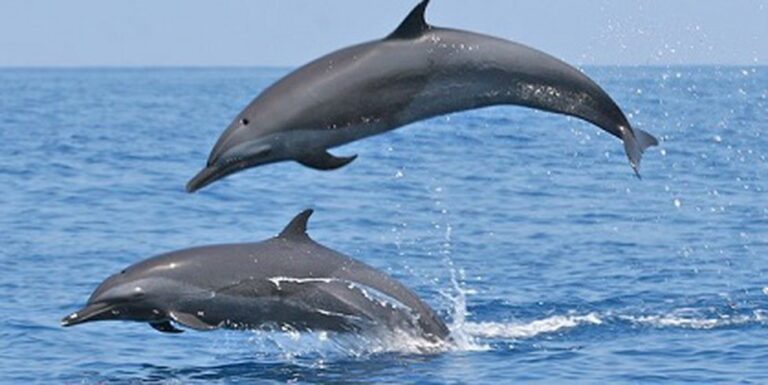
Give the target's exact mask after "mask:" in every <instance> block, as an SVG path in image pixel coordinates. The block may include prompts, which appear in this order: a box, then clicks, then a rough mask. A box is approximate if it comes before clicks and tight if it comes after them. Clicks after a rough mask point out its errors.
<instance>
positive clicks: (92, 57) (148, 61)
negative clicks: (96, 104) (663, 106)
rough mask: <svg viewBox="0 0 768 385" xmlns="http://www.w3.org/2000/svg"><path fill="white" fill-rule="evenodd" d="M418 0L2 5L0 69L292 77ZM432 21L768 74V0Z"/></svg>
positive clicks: (613, 1)
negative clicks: (165, 69) (282, 73)
mask: <svg viewBox="0 0 768 385" xmlns="http://www.w3.org/2000/svg"><path fill="white" fill-rule="evenodd" d="M416 3H417V0H217V1H213V0H131V1H117V0H66V1H63V0H2V1H0V67H27V66H35V67H58V66H66V67H72V66H75V67H80V66H120V67H123V66H280V67H295V66H298V65H301V64H304V63H306V62H308V61H310V60H312V59H314V58H316V57H318V56H320V55H323V54H326V53H329V52H331V51H333V50H335V49H338V48H342V47H345V46H348V45H350V44H354V43H359V42H363V41H369V40H373V39H378V38H381V37H383V36H385V35H387V34H388V33H389V32H391V31H392V30H393V29H394V28H395V27H396V26H397V25H398V24H399V23H400V21H401V20H402V19H403V18H404V17H405V15H406V14H407V13H408V12H409V11H410V9H411V8H412V7H413V6H414V5H415V4H416ZM427 19H428V21H429V22H430V23H431V24H433V25H437V26H445V27H452V28H460V29H466V30H472V31H476V32H483V33H486V34H490V35H495V36H499V37H503V38H506V39H509V40H514V41H517V42H520V43H524V44H527V45H530V46H533V47H536V48H539V49H542V50H544V51H546V52H548V53H550V54H553V55H555V56H557V57H560V58H562V59H564V60H566V61H568V62H571V63H574V64H578V65H595V64H599V65H605V64H609V65H679V64H683V65H688V64H720V65H768V0H582V1H574V0H475V1H468V0H433V1H432V4H431V5H430V9H429V10H428V13H427Z"/></svg>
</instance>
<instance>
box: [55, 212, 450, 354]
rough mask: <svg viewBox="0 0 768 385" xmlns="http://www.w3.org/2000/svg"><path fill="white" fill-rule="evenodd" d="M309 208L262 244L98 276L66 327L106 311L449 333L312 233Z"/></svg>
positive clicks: (200, 325) (190, 323)
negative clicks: (83, 304)
mask: <svg viewBox="0 0 768 385" xmlns="http://www.w3.org/2000/svg"><path fill="white" fill-rule="evenodd" d="M311 214H312V211H311V210H307V211H305V212H303V213H301V214H299V215H298V216H296V218H294V219H293V221H291V223H290V224H289V225H288V226H287V227H286V228H285V230H283V231H282V232H281V233H280V235H278V236H277V237H275V238H273V239H269V240H266V241H263V242H259V243H247V244H233V245H217V246H207V247H199V248H193V249H187V250H181V251H176V252H172V253H168V254H163V255H160V256H157V257H154V258H150V259H147V260H145V261H143V262H140V263H137V264H135V265H133V266H131V267H129V268H127V269H125V270H123V271H122V272H120V273H118V274H115V275H113V276H111V277H109V278H108V279H106V280H105V281H104V282H102V283H101V285H99V287H98V288H97V289H96V290H95V291H94V293H93V294H92V295H91V297H90V299H89V300H88V303H87V305H86V307H85V308H83V309H81V310H79V311H77V312H75V313H72V314H70V315H69V316H67V317H64V318H63V319H62V321H61V322H62V325H63V326H74V325H78V324H82V323H86V322H92V321H102V320H124V321H136V322H146V323H149V324H150V325H151V326H152V327H153V328H155V329H156V330H159V331H162V332H166V333H179V332H181V330H180V329H177V328H176V327H175V326H174V324H179V325H182V326H185V327H188V328H191V329H195V330H201V331H205V330H213V329H217V328H229V329H260V328H261V329H263V328H272V329H278V330H281V329H282V330H285V328H288V329H290V330H300V331H333V332H366V331H369V330H400V331H404V332H407V333H412V334H413V335H415V336H419V337H423V338H426V339H428V340H430V341H435V342H437V341H445V340H446V339H447V338H448V337H449V336H448V334H449V332H448V328H447V327H446V325H445V323H443V321H442V320H441V319H440V317H439V316H438V315H437V314H436V313H435V312H434V311H433V310H432V309H431V308H430V307H429V306H428V305H427V304H426V303H424V302H423V301H422V300H421V299H419V298H418V297H417V296H416V294H414V293H413V292H412V291H410V290H409V289H408V288H406V287H405V286H403V285H402V284H401V283H399V282H398V281H396V280H394V279H393V278H391V277H389V276H388V275H386V274H384V273H382V272H380V271H378V270H376V269H374V268H372V267H370V266H368V265H366V264H364V263H362V262H359V261H356V260H354V259H352V258H350V257H347V256H345V255H342V254H340V253H338V252H336V251H334V250H331V249H329V248H327V247H325V246H322V245H320V244H318V243H317V242H315V241H314V240H312V239H311V238H310V237H309V236H308V235H307V234H306V227H307V221H308V219H309V217H310V215H311Z"/></svg>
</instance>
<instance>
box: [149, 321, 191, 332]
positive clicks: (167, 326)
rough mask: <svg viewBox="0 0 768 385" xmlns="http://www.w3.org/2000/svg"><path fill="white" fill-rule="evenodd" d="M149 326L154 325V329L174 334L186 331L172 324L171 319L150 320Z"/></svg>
mask: <svg viewBox="0 0 768 385" xmlns="http://www.w3.org/2000/svg"><path fill="white" fill-rule="evenodd" d="M149 326H152V328H153V329H155V330H157V331H159V332H163V333H172V334H179V333H184V331H183V330H180V329H177V328H176V327H175V326H173V325H172V324H171V321H164V322H150V323H149Z"/></svg>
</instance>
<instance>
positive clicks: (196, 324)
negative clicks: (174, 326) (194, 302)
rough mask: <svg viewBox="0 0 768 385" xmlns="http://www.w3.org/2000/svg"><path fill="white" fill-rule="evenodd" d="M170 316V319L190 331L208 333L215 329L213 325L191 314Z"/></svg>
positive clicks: (172, 313)
mask: <svg viewBox="0 0 768 385" xmlns="http://www.w3.org/2000/svg"><path fill="white" fill-rule="evenodd" d="M170 315H171V319H173V320H174V321H176V322H178V323H180V324H182V325H184V326H186V327H188V328H190V329H194V330H198V331H209V330H213V329H216V328H217V327H216V326H215V325H211V324H209V323H206V322H205V321H203V320H201V319H200V318H198V317H197V316H195V315H192V314H188V313H178V312H171V313H170Z"/></svg>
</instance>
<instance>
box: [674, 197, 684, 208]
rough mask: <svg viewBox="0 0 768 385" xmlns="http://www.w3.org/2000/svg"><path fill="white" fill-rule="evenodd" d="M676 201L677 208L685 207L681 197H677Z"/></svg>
mask: <svg viewBox="0 0 768 385" xmlns="http://www.w3.org/2000/svg"><path fill="white" fill-rule="evenodd" d="M674 202H675V207H677V208H681V207H683V201H681V200H680V199H677V198H675V201H674Z"/></svg>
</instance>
